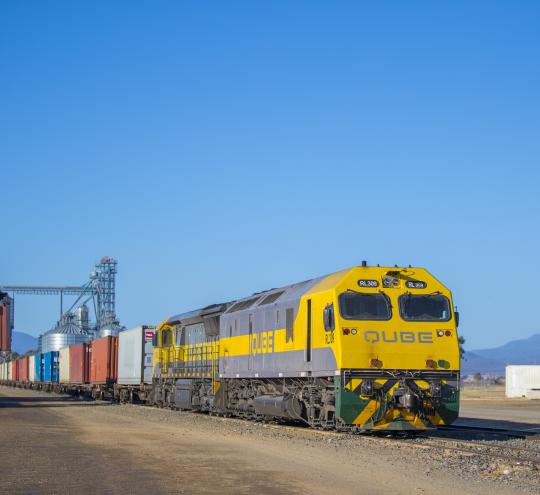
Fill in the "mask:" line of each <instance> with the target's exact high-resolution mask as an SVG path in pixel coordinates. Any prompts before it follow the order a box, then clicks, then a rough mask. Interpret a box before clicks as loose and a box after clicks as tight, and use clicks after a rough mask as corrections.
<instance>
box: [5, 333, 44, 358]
mask: <svg viewBox="0 0 540 495" xmlns="http://www.w3.org/2000/svg"><path fill="white" fill-rule="evenodd" d="M37 347H38V339H36V337H32V336H31V335H28V334H27V333H24V332H13V334H12V336H11V350H12V351H13V352H16V353H17V354H20V355H22V354H24V353H25V352H28V351H30V350H36V349H37Z"/></svg>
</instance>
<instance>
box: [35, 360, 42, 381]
mask: <svg viewBox="0 0 540 495" xmlns="http://www.w3.org/2000/svg"><path fill="white" fill-rule="evenodd" d="M34 370H35V373H34V380H35V381H36V382H42V381H43V354H41V353H37V354H36V360H35V362H34Z"/></svg>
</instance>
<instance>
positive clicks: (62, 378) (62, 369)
mask: <svg viewBox="0 0 540 495" xmlns="http://www.w3.org/2000/svg"><path fill="white" fill-rule="evenodd" d="M58 367H59V374H58V381H59V382H60V383H70V380H69V370H70V367H69V347H64V348H63V349H60V350H59V351H58Z"/></svg>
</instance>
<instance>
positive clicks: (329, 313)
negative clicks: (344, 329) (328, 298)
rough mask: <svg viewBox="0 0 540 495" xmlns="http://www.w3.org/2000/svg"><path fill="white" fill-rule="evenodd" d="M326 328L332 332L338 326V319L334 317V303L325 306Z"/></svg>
mask: <svg viewBox="0 0 540 495" xmlns="http://www.w3.org/2000/svg"><path fill="white" fill-rule="evenodd" d="M323 318H324V329H325V331H327V332H331V331H332V330H334V328H335V327H336V321H335V318H334V305H333V304H327V305H326V307H325V308H324V314H323Z"/></svg>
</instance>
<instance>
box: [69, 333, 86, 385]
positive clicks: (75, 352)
mask: <svg viewBox="0 0 540 495" xmlns="http://www.w3.org/2000/svg"><path fill="white" fill-rule="evenodd" d="M69 380H70V382H69V383H88V381H89V380H90V344H86V343H84V342H83V343H80V344H75V345H72V346H71V347H69Z"/></svg>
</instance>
